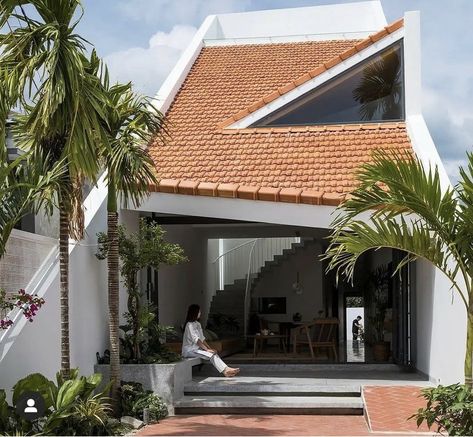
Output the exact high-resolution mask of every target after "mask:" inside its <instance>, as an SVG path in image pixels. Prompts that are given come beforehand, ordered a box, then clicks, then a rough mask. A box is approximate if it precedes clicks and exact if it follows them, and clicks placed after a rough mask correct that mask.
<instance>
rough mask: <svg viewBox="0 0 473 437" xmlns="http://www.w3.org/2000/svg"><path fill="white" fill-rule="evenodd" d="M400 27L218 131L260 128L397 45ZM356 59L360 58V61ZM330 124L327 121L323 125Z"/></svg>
mask: <svg viewBox="0 0 473 437" xmlns="http://www.w3.org/2000/svg"><path fill="white" fill-rule="evenodd" d="M403 23H404V21H403V19H400V20H397V21H395V22H394V23H392V24H390V25H389V26H386V27H385V28H384V29H382V30H381V31H379V32H377V33H375V34H374V35H371V36H370V37H368V38H366V39H365V40H362V41H360V42H358V43H357V44H356V45H354V46H353V47H352V48H350V49H348V50H346V51H344V52H343V53H341V54H340V55H337V56H335V57H334V58H332V59H331V60H329V61H328V62H326V63H325V64H323V65H320V66H318V67H317V68H315V69H313V70H311V71H309V72H307V73H305V74H304V75H302V76H300V77H299V78H297V79H296V80H294V81H292V82H290V83H288V84H286V85H285V86H283V87H280V88H279V89H277V90H275V91H273V92H272V93H270V94H268V95H266V96H264V97H263V98H262V99H260V100H258V101H257V102H255V103H253V104H252V105H250V106H249V107H247V108H245V109H244V110H242V111H240V112H238V113H236V114H235V115H233V116H231V117H229V118H228V119H227V120H225V121H224V122H223V123H221V124H220V126H219V127H220V128H222V129H225V128H228V129H241V128H247V127H250V126H251V127H258V126H264V125H265V124H264V122H265V120H266V122H267V121H268V120H269V119H270V118H271V117H272V115H273V114H276V115H277V114H278V111H279V110H281V108H283V107H289V105H290V104H291V103H292V102H295V101H297V100H298V99H300V98H301V97H302V96H304V95H307V93H309V92H310V91H312V90H315V89H317V88H319V87H320V86H321V85H323V84H324V83H326V82H328V81H330V80H332V79H334V77H337V76H339V75H342V74H343V73H345V72H346V71H348V70H350V69H351V68H352V67H354V66H356V65H358V64H360V63H361V62H363V61H364V60H366V59H369V58H370V57H371V56H373V55H374V54H375V53H378V52H380V51H383V50H384V49H386V47H388V46H389V45H391V44H393V43H394V42H396V41H399V40H400V39H401V38H402V34H400V33H399V32H398V31H399V30H400V29H401V28H402V27H403ZM372 46H374V47H372ZM356 55H358V56H356ZM359 55H364V56H362V57H361V58H360V56H359ZM390 119H394V118H390ZM360 121H362V120H359V121H358V122H360ZM323 122H324V121H321V123H323ZM330 122H331V121H327V123H330ZM338 122H343V120H339V121H338ZM295 124H301V123H295ZM309 124H314V123H309ZM268 125H269V126H270V125H271V124H268V123H266V126H268ZM281 125H282V123H281Z"/></svg>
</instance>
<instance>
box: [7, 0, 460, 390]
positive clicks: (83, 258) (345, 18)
mask: <svg viewBox="0 0 473 437" xmlns="http://www.w3.org/2000/svg"><path fill="white" fill-rule="evenodd" d="M420 54H421V41H420V16H419V13H418V12H406V14H405V15H404V17H402V18H401V19H399V20H397V21H395V22H394V23H387V21H386V18H385V16H384V13H383V11H382V8H381V3H380V2H379V1H365V2H359V3H348V4H341V5H329V6H317V7H307V8H294V9H278V10H271V11H258V12H248V13H237V14H222V15H215V16H209V17H207V18H206V20H205V21H204V22H203V24H202V25H201V27H200V28H199V30H198V31H197V33H196V35H195V37H194V39H193V40H192V42H191V43H190V44H189V46H188V48H187V49H186V50H185V51H184V52H183V54H182V56H181V58H180V60H179V61H178V63H177V64H176V66H175V67H174V69H173V70H172V72H171V73H170V75H169V77H168V78H167V79H166V81H165V82H164V84H163V85H162V87H161V89H160V90H159V92H158V93H157V95H156V104H157V105H158V106H159V108H160V109H161V111H162V112H163V113H165V114H166V117H167V119H168V122H169V133H170V139H169V141H168V142H167V143H166V144H160V143H155V144H151V145H150V152H151V155H152V157H153V159H154V161H155V163H156V168H157V172H158V175H159V177H160V182H159V184H158V186H155V187H151V192H150V195H149V197H148V198H147V199H146V200H145V201H144V202H143V204H142V205H141V206H140V207H139V208H136V209H127V210H122V211H121V213H120V218H121V221H122V223H123V224H124V225H126V227H127V228H128V229H129V230H136V229H137V227H138V222H139V219H140V217H147V218H148V219H149V220H153V221H156V222H157V223H159V224H160V225H161V226H163V228H164V229H165V230H166V231H167V235H166V238H167V239H168V240H169V241H172V242H174V243H179V244H180V245H181V246H182V247H183V248H184V251H185V253H186V255H187V257H188V258H189V261H188V262H187V263H185V264H182V265H178V266H172V267H169V266H163V267H162V268H161V269H160V270H159V271H158V272H154V271H151V270H149V271H146V272H143V273H142V275H141V287H142V291H143V294H144V298H146V299H148V300H150V301H152V302H153V303H155V304H156V305H157V307H158V312H159V320H160V322H161V323H163V324H170V325H174V326H176V327H179V325H181V324H182V323H183V321H184V318H185V311H186V308H187V306H188V305H189V304H192V303H198V304H200V305H201V307H202V308H203V313H204V315H205V317H204V318H205V320H210V319H211V318H212V316H215V315H216V314H217V313H218V314H222V313H223V314H224V315H226V316H231V317H232V318H233V320H235V321H236V324H235V327H234V331H235V332H234V335H235V336H239V337H241V338H244V336H245V335H250V334H253V333H254V332H252V322H251V317H252V316H255V317H259V318H260V319H264V320H265V321H266V322H267V323H269V324H272V326H277V327H276V328H274V329H275V330H277V329H279V328H281V326H286V325H290V324H291V323H294V322H297V321H298V320H299V321H300V320H301V319H302V320H303V321H310V320H313V319H315V318H317V317H322V318H334V319H338V321H339V325H338V333H337V343H338V345H339V354H338V355H337V357H336V362H348V363H349V362H351V361H350V360H351V358H350V356H351V355H350V353H349V346H348V344H349V341H350V340H351V339H350V338H348V337H349V335H348V334H347V326H349V325H350V324H351V322H352V321H351V314H352V313H353V312H350V311H348V308H349V307H350V304H349V303H348V302H351V300H350V299H352V298H359V299H361V300H362V301H363V299H364V300H366V294H365V293H366V290H364V287H365V286H364V285H363V281H362V278H363V277H364V276H366V275H367V274H369V272H371V271H373V270H374V269H376V268H377V267H379V266H381V265H385V266H392V265H393V264H394V263H395V262H396V260H398V259H399V256H400V254H398V253H396V252H395V251H391V250H382V251H377V252H376V253H372V254H368V255H367V256H366V257H365V259H363V260H361V262H360V266H359V267H358V269H357V270H358V271H357V274H358V277H359V280H358V282H357V280H356V278H355V284H354V285H351V284H349V283H346V282H344V281H341V282H338V283H337V282H336V280H335V277H334V275H333V273H326V264H325V262H324V261H322V260H321V258H320V256H321V255H322V254H323V252H324V251H325V249H326V248H327V245H328V242H327V238H326V237H327V236H328V234H329V232H330V225H331V222H332V220H333V219H334V217H335V215H334V213H335V210H336V208H337V206H338V205H339V204H340V202H341V201H342V200H343V199H344V197H345V196H346V195H347V194H348V193H349V192H350V190H351V189H353V188H354V186H355V184H356V181H355V179H354V176H353V173H354V171H355V170H356V168H358V166H359V165H360V164H362V163H364V162H368V161H369V159H370V156H371V154H372V153H373V152H374V151H375V150H382V151H384V152H386V153H393V154H401V153H415V155H417V156H418V157H419V158H420V159H421V160H422V162H423V163H425V165H426V166H428V165H434V166H437V167H438V168H439V171H440V174H441V177H442V183H443V185H444V186H445V187H447V186H448V185H449V184H450V182H449V180H448V177H447V175H446V172H445V169H444V166H443V164H442V162H441V160H440V158H439V155H438V153H437V150H436V148H435V145H434V143H433V141H432V138H431V137H430V134H429V131H428V129H427V126H426V124H425V121H424V119H423V116H422V111H421V65H420ZM156 62H159V60H156ZM375 67H377V68H378V70H377V74H379V75H380V76H381V77H382V78H383V80H386V81H388V82H389V80H391V82H390V86H389V91H383V92H382V93H381V94H380V93H379V91H376V90H375V93H374V95H375V97H373V95H372V94H370V92H369V90H368V91H367V89H366V88H367V87H366V86H363V85H364V84H365V85H366V80H365V79H366V78H367V75H368V78H369V74H371V75H373V74H375V73H373V71H376V69H375ZM364 80H365V81H364ZM105 205H106V187H105V185H104V181H103V180H101V181H100V183H99V185H98V187H96V188H94V189H93V190H92V191H91V193H90V194H89V196H88V198H87V200H86V210H85V212H86V224H87V236H86V238H85V240H84V241H82V242H79V243H76V242H72V241H71V246H70V252H71V260H70V265H71V280H70V284H71V304H70V308H71V326H70V331H71V358H72V365H73V366H77V367H80V369H81V371H82V372H83V373H90V372H91V371H92V369H93V365H94V364H95V353H96V352H97V351H99V352H100V353H102V352H103V350H104V349H106V348H107V338H108V337H107V308H106V263H103V262H100V261H98V260H97V259H96V258H95V256H94V254H95V251H96V233H97V232H99V231H103V230H105V227H106V220H105V215H106V208H105ZM17 237H18V238H19V236H18V235H17ZM14 238H15V235H13V239H14ZM12 244H13V243H12ZM28 288H29V291H30V292H36V293H38V294H39V295H40V296H43V297H44V298H45V299H46V302H47V303H46V305H45V307H44V309H43V310H42V311H41V313H40V314H39V315H38V317H37V320H35V323H34V324H31V325H30V324H27V323H24V321H23V320H21V319H18V321H17V323H16V324H15V325H14V327H13V328H12V329H11V330H9V331H7V332H5V333H4V334H3V336H2V337H1V339H0V381H1V384H0V385H1V386H3V387H5V386H7V387H8V386H9V385H11V384H12V383H13V382H14V381H16V380H18V379H19V378H21V377H23V376H24V375H25V374H27V373H30V372H32V371H39V372H42V373H44V374H46V375H47V376H52V375H53V374H54V373H55V371H56V370H57V368H58V366H59V363H60V359H59V355H60V350H59V345H60V342H59V308H58V307H59V297H58V262H57V257H56V253H55V252H54V251H52V252H51V253H50V254H49V255H48V257H47V259H46V261H45V262H44V263H43V265H41V266H40V267H39V268H38V272H37V274H36V275H35V277H34V278H33V279H32V280H31V282H30V285H29V287H28ZM388 300H389V304H388V310H387V312H386V318H385V321H384V329H385V333H384V335H385V340H387V341H389V343H390V357H389V362H390V363H395V364H399V365H400V366H404V367H410V368H412V369H416V370H417V371H418V372H420V373H422V374H425V375H426V376H427V377H428V378H429V379H430V380H431V381H432V382H434V383H442V384H448V383H453V382H457V381H461V380H462V379H463V368H462V367H463V358H464V348H465V346H464V345H465V335H466V334H465V325H466V314H465V310H464V307H463V306H462V304H461V302H460V300H459V299H457V298H455V297H454V296H452V293H451V291H450V287H449V282H448V280H447V279H446V278H445V277H444V275H443V274H442V273H441V272H440V271H438V270H437V269H435V268H433V267H432V266H431V265H430V264H428V263H427V262H424V261H416V262H415V263H412V264H411V265H409V266H408V267H406V269H405V271H404V272H403V275H402V277H400V278H397V277H396V278H393V279H392V280H391V282H390V285H389V298H388ZM125 303H126V291H125V290H124V289H123V290H122V294H121V309H122V312H124V311H125ZM271 306H273V308H276V307H277V308H278V309H277V310H274V311H273V310H271ZM367 311H368V310H365V313H364V314H365V317H364V318H365V319H366V322H365V328H366V329H368V325H369V323H370V322H369V319H370V314H369V313H368V312H367ZM353 314H354V313H353ZM348 332H349V330H348ZM242 345H243V346H242V348H244V345H245V344H244V342H242ZM332 359H333V357H332ZM371 359H372V357H371V356H370V355H369V353H368V352H367V355H366V356H365V357H364V358H363V360H362V361H363V362H372V361H371Z"/></svg>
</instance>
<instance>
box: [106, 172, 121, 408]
mask: <svg viewBox="0 0 473 437" xmlns="http://www.w3.org/2000/svg"><path fill="white" fill-rule="evenodd" d="M107 211H108V214H107V235H108V244H109V246H108V257H107V263H108V317H109V319H108V327H109V332H110V380H111V382H112V386H111V389H110V397H111V399H112V407H113V411H114V413H115V415H116V416H118V415H119V414H120V380H121V376H120V337H119V325H120V310H119V302H120V295H119V283H118V281H119V272H118V213H117V195H116V190H115V186H114V184H113V182H112V181H110V182H109V186H108V201H107Z"/></svg>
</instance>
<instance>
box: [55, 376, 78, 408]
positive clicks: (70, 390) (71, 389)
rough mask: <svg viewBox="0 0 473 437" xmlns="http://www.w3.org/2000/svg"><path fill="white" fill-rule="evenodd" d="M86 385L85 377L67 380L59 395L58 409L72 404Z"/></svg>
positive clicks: (57, 400)
mask: <svg viewBox="0 0 473 437" xmlns="http://www.w3.org/2000/svg"><path fill="white" fill-rule="evenodd" d="M84 387H85V379H83V378H81V379H75V380H68V381H65V382H64V384H63V385H62V386H61V388H60V389H59V392H58V395H57V399H56V409H57V410H60V409H62V408H65V407H68V406H69V405H71V404H72V403H73V402H74V401H75V400H76V398H77V397H78V396H80V395H81V393H82V392H83V390H84Z"/></svg>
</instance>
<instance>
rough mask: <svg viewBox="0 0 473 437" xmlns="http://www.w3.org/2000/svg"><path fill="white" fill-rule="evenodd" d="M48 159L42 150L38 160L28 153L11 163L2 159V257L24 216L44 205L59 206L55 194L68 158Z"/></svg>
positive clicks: (0, 211) (0, 229) (0, 184)
mask: <svg viewBox="0 0 473 437" xmlns="http://www.w3.org/2000/svg"><path fill="white" fill-rule="evenodd" d="M5 152H6V149H5ZM0 154H1V153H0ZM48 161H49V158H48V157H47V156H43V155H41V153H37V154H36V155H35V159H32V158H30V157H29V155H26V156H22V157H20V158H18V159H16V160H15V161H13V162H10V163H9V162H7V161H6V159H5V160H1V159H0V257H1V256H2V255H3V254H4V253H5V246H6V243H7V241H8V238H9V236H10V234H11V231H12V229H13V226H14V225H15V224H16V223H17V222H18V221H19V220H20V219H21V218H22V217H24V216H25V215H26V214H27V213H29V212H38V211H39V210H40V209H41V208H44V209H45V210H46V211H51V210H52V208H54V206H56V204H57V202H56V201H57V198H56V196H55V193H56V192H57V191H58V190H59V185H60V181H61V179H62V178H63V177H64V175H65V173H66V167H65V166H64V161H58V162H57V163H56V164H54V165H52V166H51V165H50V164H49V162H48Z"/></svg>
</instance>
